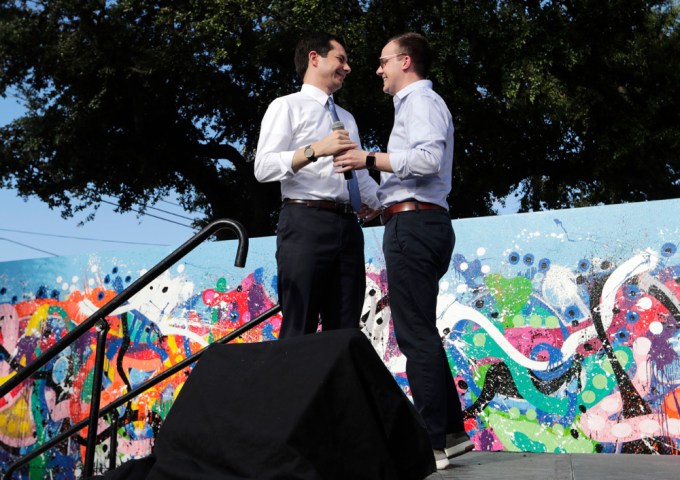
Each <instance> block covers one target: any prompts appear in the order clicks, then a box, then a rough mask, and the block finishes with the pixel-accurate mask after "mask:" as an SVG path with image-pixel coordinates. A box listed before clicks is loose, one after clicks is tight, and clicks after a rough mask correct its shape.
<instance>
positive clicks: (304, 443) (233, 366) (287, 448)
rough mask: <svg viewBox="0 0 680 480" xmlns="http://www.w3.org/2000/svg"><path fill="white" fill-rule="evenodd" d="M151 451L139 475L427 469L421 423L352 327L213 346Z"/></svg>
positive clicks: (372, 474)
mask: <svg viewBox="0 0 680 480" xmlns="http://www.w3.org/2000/svg"><path fill="white" fill-rule="evenodd" d="M154 454H155V457H156V458H155V460H156V461H155V463H154V464H153V466H152V467H151V469H150V471H149V472H148V476H147V477H146V478H147V480H170V479H173V480H174V479H177V480H179V479H181V480H186V479H195V480H217V479H221V480H227V479H258V480H267V479H286V480H296V479H297V480H322V479H323V480H333V479H338V480H340V479H341V480H360V479H367V480H368V479H370V480H380V479H386V480H387V479H390V480H391V479H398V480H402V479H403V480H422V479H423V478H425V477H426V476H427V475H429V474H430V473H432V472H433V471H435V465H434V459H433V456H432V449H431V446H430V441H429V438H428V435H427V432H426V431H425V427H424V424H423V422H422V420H421V419H420V417H419V415H418V414H417V412H416V411H415V409H414V407H413V405H412V404H411V402H410V401H409V400H408V398H407V397H406V396H405V395H404V393H403V392H402V391H401V389H400V388H399V386H398V385H397V383H396V382H395V381H394V378H393V377H392V375H391V374H390V372H389V371H388V370H387V368H386V367H385V366H384V364H383V362H382V361H381V360H380V358H379V357H378V355H377V354H376V352H375V350H374V349H373V347H372V346H371V344H370V342H369V341H368V340H367V338H366V337H365V336H364V335H363V334H362V333H361V332H359V331H357V330H337V331H331V332H323V333H317V334H314V335H307V336H303V337H296V338H291V339H286V340H279V341H272V342H263V343H257V344H230V345H213V346H211V347H210V348H209V349H208V350H207V351H206V353H205V354H204V356H203V357H202V358H201V360H200V361H199V362H198V363H197V364H196V367H195V368H194V370H193V372H192V373H191V375H190V376H189V378H188V379H187V382H186V384H185V385H184V387H183V389H182V391H181V392H180V393H179V395H178V397H177V399H176V401H175V403H174V404H173V406H172V408H171V409H170V412H169V413H168V416H167V418H166V420H165V422H164V423H163V425H162V426H161V429H160V432H159V434H158V437H157V439H156V444H155V447H154ZM147 466H148V464H145V465H144V468H146V467H147ZM110 473H113V472H110ZM111 478H115V477H111Z"/></svg>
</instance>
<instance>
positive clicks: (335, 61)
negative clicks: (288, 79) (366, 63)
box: [305, 40, 352, 95]
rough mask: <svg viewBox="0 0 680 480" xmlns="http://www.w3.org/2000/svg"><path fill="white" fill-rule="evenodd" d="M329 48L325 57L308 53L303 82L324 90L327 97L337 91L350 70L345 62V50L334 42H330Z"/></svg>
mask: <svg viewBox="0 0 680 480" xmlns="http://www.w3.org/2000/svg"><path fill="white" fill-rule="evenodd" d="M331 45H332V47H333V48H331V49H330V50H329V51H328V53H327V54H326V56H325V57H322V56H321V55H319V54H318V53H317V52H310V53H309V68H308V69H307V75H305V82H306V83H311V84H312V85H315V86H317V87H319V88H320V89H322V90H324V91H325V92H326V93H328V94H329V95H330V94H332V93H334V92H336V91H338V90H339V89H340V88H341V87H342V83H343V82H344V81H345V77H346V76H347V74H349V72H351V71H352V69H351V68H350V66H349V63H348V61H347V53H346V52H345V48H344V47H343V46H342V45H340V44H339V43H338V42H336V41H335V40H331Z"/></svg>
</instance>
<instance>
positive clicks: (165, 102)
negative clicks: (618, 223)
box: [0, 0, 680, 236]
mask: <svg viewBox="0 0 680 480" xmlns="http://www.w3.org/2000/svg"><path fill="white" fill-rule="evenodd" d="M677 27H678V9H677V2H675V1H673V0H658V1H644V0H626V1H623V0H555V1H540V0H523V1H516V0H514V1H513V0H500V1H496V0H495V1H490V0H478V1H475V2H467V1H462V0H460V1H452V0H439V1H435V0H419V1H417V2H416V1H413V0H406V1H404V0H376V1H368V0H364V1H359V0H356V1H339V2H338V1H334V2H330V1H315V0H287V1H283V0H278V1H277V0H275V1H262V0H213V1H209V2H206V1H204V0H179V1H172V2H171V1H167V0H118V1H104V0H88V1H83V0H50V1H42V2H35V1H33V2H29V1H18V0H15V1H6V0H4V1H0V64H1V66H2V67H1V69H0V94H2V93H4V92H6V90H7V89H8V88H10V87H13V88H15V89H16V90H17V91H19V93H20V95H21V97H22V98H23V99H24V101H25V104H26V107H27V109H28V110H27V114H26V115H25V116H24V117H22V118H20V119H18V120H17V121H15V122H14V123H12V124H11V125H8V126H6V127H3V128H2V129H0V138H2V146H1V147H0V185H5V186H10V185H11V186H15V187H17V188H18V189H19V191H20V192H21V193H22V194H24V195H37V196H38V197H40V198H41V199H42V200H43V201H45V202H47V203H48V204H49V205H51V206H53V207H56V208H59V209H60V210H61V211H62V212H63V215H65V216H69V215H72V214H73V213H74V211H78V210H83V209H90V208H92V207H95V208H96V206H97V205H98V203H99V201H100V200H101V198H102V196H104V195H112V196H115V197H117V198H119V199H120V204H119V206H120V209H121V210H123V211H125V210H129V209H130V208H132V207H138V208H142V209H144V208H145V207H147V206H150V205H153V204H154V203H155V202H156V201H158V200H159V199H160V198H162V197H163V196H165V195H166V194H167V193H168V192H170V191H177V192H178V193H179V194H180V196H181V201H182V204H183V205H184V207H185V208H186V209H187V210H189V211H194V212H196V213H197V214H200V215H202V217H201V220H199V221H198V223H199V224H200V223H201V222H205V221H207V220H212V219H215V218H222V217H229V218H234V219H237V220H239V221H241V222H242V223H243V224H244V225H245V226H246V228H247V230H248V232H249V234H250V235H254V236H256V235H267V234H271V233H272V232H273V228H274V222H275V221H276V212H277V209H278V203H279V200H278V197H279V193H278V192H279V187H278V185H275V184H269V185H262V184H258V183H257V182H256V181H255V180H254V177H253V173H252V163H251V161H252V159H253V157H254V150H255V146H256V143H257V138H258V135H259V125H260V121H261V118H262V115H263V114H264V111H265V109H266V108H267V105H268V104H269V102H270V101H271V100H272V99H273V98H275V97H277V96H280V95H283V94H287V93H291V92H292V91H294V90H295V89H296V88H297V87H298V85H299V80H298V79H297V78H296V77H295V72H294V67H293V49H294V46H295V44H296V42H297V40H298V39H299V37H300V36H301V35H303V34H304V33H305V32H308V31H310V30H328V31H333V32H336V33H340V34H342V35H343V36H344V37H345V39H346V40H347V44H348V53H349V57H350V65H351V66H352V73H351V75H350V77H349V78H348V80H347V82H346V85H345V87H344V88H343V89H342V90H341V91H340V92H338V97H339V102H340V103H341V104H342V105H343V106H346V107H347V108H348V109H349V110H350V111H352V112H353V113H354V115H355V117H356V118H357V121H358V123H359V126H360V129H361V132H362V137H363V142H364V144H365V145H366V146H369V147H372V148H380V147H382V148H383V149H384V148H385V145H386V142H387V138H388V136H389V132H390V129H391V125H392V118H393V108H392V103H391V99H390V98H389V97H388V96H386V95H385V94H383V93H382V90H381V81H380V79H379V78H378V77H377V76H376V75H375V70H376V68H377V57H378V56H379V53H380V50H381V48H382V46H383V45H384V43H385V41H386V40H387V39H388V38H389V37H391V36H392V35H395V34H398V33H402V32H404V31H408V30H416V31H421V32H423V33H425V34H426V35H427V36H428V38H429V39H430V41H431V43H432V46H433V47H434V50H435V53H436V57H437V58H436V63H435V65H434V69H433V72H432V75H431V78H432V80H433V81H434V82H435V87H436V89H437V91H438V92H440V93H441V94H442V96H443V97H444V98H445V99H446V101H447V103H448V104H449V107H450V109H451V111H452V113H453V115H454V118H455V122H456V129H457V130H456V148H455V175H454V185H453V187H454V188H453V192H452V194H451V198H450V201H451V204H452V214H453V215H454V216H455V217H469V216H475V215H487V214H490V213H492V205H493V201H494V199H498V198H504V197H506V196H508V195H509V194H511V193H512V192H514V191H518V190H519V191H520V192H522V199H521V210H522V211H528V210H539V209H544V208H560V207H569V206H584V205H592V204H599V203H617V202H625V201H637V200H645V199H662V198H671V197H677V196H679V193H680V181H679V179H678V172H679V171H680V160H679V159H680V114H679V113H678V112H680V105H679V104H680V92H678V88H679V87H678V85H680V78H679V77H680V54H679V49H680V33H679V32H678V28H677Z"/></svg>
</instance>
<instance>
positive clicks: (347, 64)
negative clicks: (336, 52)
mask: <svg viewBox="0 0 680 480" xmlns="http://www.w3.org/2000/svg"><path fill="white" fill-rule="evenodd" d="M343 68H344V70H345V71H346V72H347V73H349V72H351V71H352V67H350V66H349V62H348V63H346V64H345V65H344V66H343Z"/></svg>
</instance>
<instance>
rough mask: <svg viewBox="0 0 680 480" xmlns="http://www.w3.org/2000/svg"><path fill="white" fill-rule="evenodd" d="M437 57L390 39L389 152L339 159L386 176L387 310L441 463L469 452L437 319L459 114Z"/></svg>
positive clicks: (413, 43) (384, 68)
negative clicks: (437, 69) (437, 72)
mask: <svg viewBox="0 0 680 480" xmlns="http://www.w3.org/2000/svg"><path fill="white" fill-rule="evenodd" d="M431 59H432V54H431V51H430V48H429V45H428V43H427V40H426V39H425V38H424V37H423V36H422V35H419V34H416V33H406V34H403V35H399V36H397V37H394V38H393V39H391V40H390V41H389V42H388V43H387V44H386V45H385V47H384V48H383V50H382V53H381V56H380V67H379V68H378V70H377V72H376V73H377V74H378V75H379V76H380V77H381V78H382V80H383V91H384V92H385V93H387V94H389V95H392V96H393V97H394V126H393V128H392V133H391V134H390V139H389V143H388V145H387V152H386V153H384V152H373V153H371V152H365V151H362V150H349V151H347V152H345V153H344V154H342V155H339V156H338V157H336V159H335V165H336V167H338V168H339V169H340V171H344V170H349V169H354V170H361V169H364V168H366V169H373V170H379V171H380V172H381V174H380V176H381V183H380V187H379V188H378V199H379V200H380V202H381V204H382V207H383V213H382V220H383V224H384V225H385V234H384V237H383V253H384V255H385V263H386V268H387V281H388V289H389V299H390V309H391V312H392V321H393V322H394V331H395V335H396V338H397V342H398V344H399V348H400V350H401V351H402V353H403V354H404V356H405V357H406V373H407V375H408V380H409V384H410V386H411V393H412V395H413V401H414V404H415V406H416V408H417V409H418V411H419V412H420V414H421V416H422V417H423V419H424V421H425V425H426V427H427V430H428V433H429V435H430V441H431V443H432V448H433V452H434V457H435V460H436V464H437V468H438V469H444V468H446V467H447V466H448V465H449V461H448V458H450V457H452V456H455V455H459V454H461V453H465V452H466V451H469V450H471V449H472V448H473V444H472V442H470V440H469V438H468V437H467V435H466V434H465V429H464V426H463V415H462V411H461V404H460V399H459V398H458V393H457V391H456V387H455V385H454V382H453V377H452V374H451V370H450V368H449V363H448V360H447V357H446V353H445V351H444V348H443V345H442V341H441V338H440V336H439V331H438V329H437V325H436V321H437V318H436V309H437V296H438V293H439V280H440V279H441V277H442V276H443V275H444V274H445V273H446V271H447V270H448V268H449V263H450V261H451V255H452V253H453V245H454V242H455V236H454V233H453V227H452V225H451V219H450V217H449V205H448V203H447V196H448V194H449V192H450V191H451V176H452V171H453V120H452V118H451V113H450V112H449V109H448V108H447V106H446V103H445V102H444V100H443V99H442V98H441V97H440V96H439V95H438V94H437V93H435V92H434V90H432V82H430V81H429V80H426V79H425V78H426V76H427V73H428V70H429V68H430V64H431Z"/></svg>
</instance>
